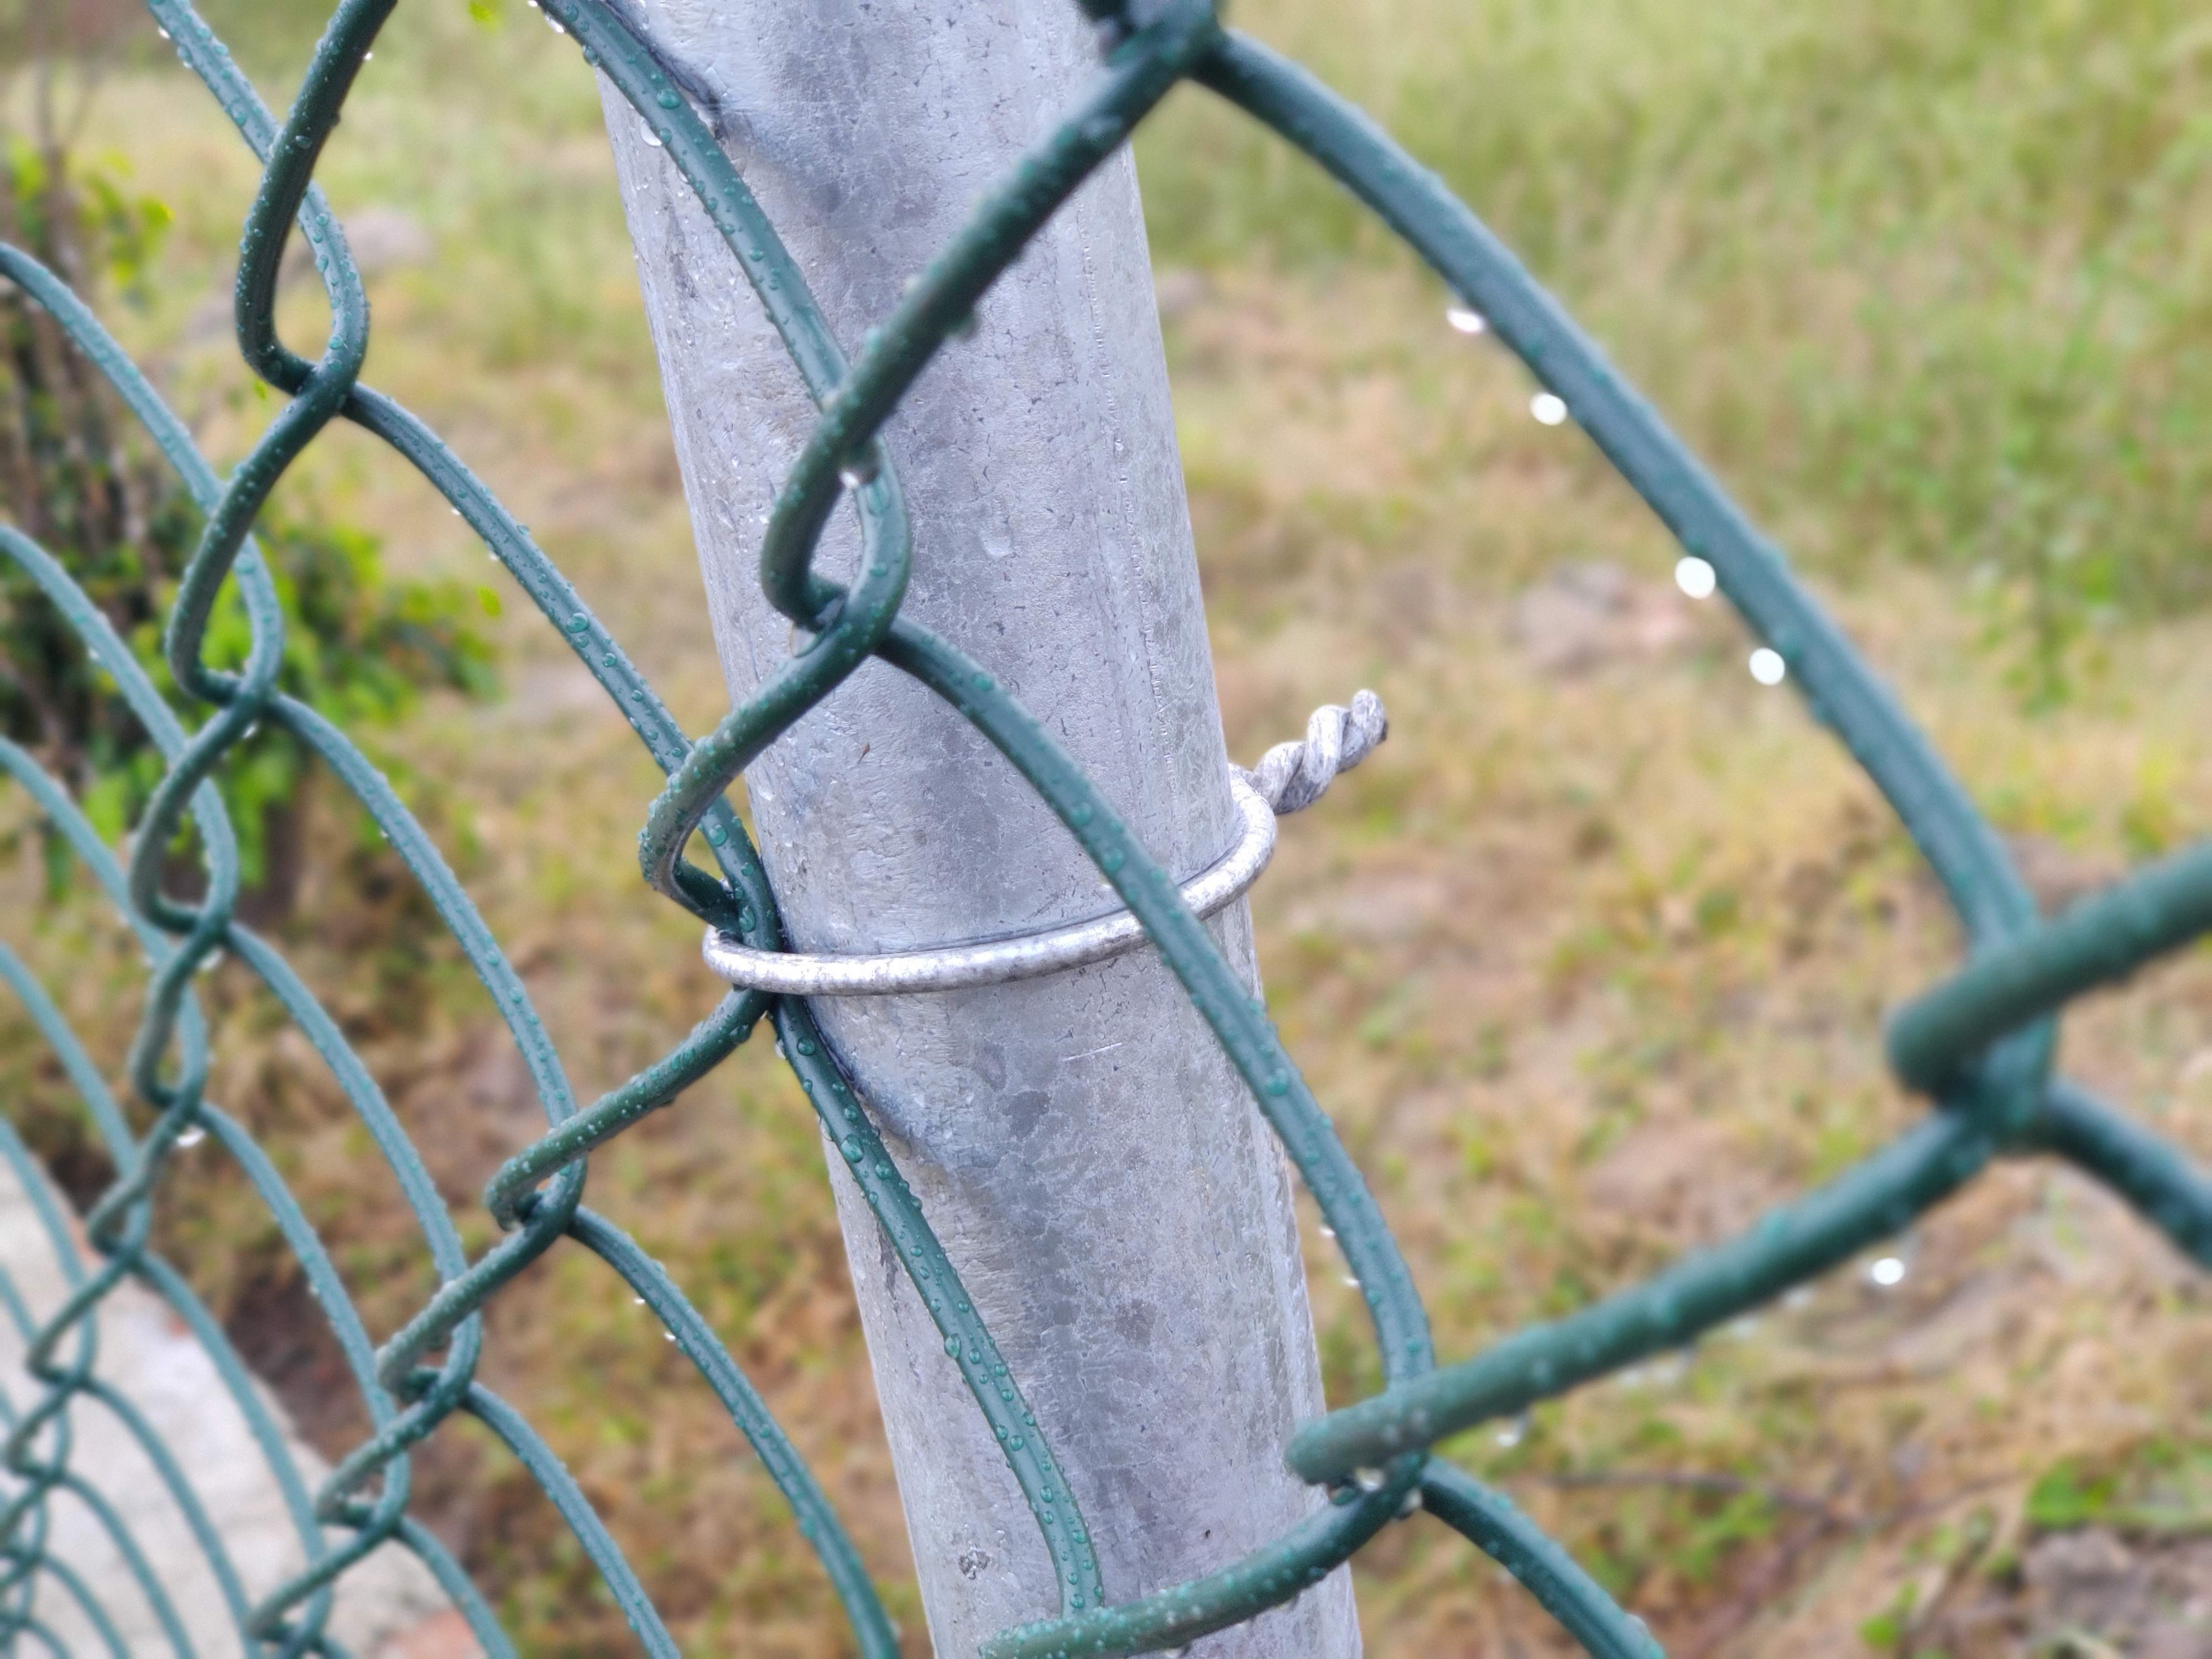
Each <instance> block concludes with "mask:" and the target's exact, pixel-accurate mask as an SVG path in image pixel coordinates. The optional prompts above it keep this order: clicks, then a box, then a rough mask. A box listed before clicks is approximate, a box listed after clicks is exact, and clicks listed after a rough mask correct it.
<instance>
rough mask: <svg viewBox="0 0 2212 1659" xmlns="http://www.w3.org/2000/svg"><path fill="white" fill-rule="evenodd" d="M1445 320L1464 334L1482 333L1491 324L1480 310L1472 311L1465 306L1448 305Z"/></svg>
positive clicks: (1445, 310)
mask: <svg viewBox="0 0 2212 1659" xmlns="http://www.w3.org/2000/svg"><path fill="white" fill-rule="evenodd" d="M1444 320H1445V321H1446V322H1448V323H1449V324H1450V325H1452V326H1453V327H1454V328H1455V329H1457V330H1458V331H1460V332H1461V333H1462V334H1480V333H1481V332H1482V331H1483V330H1484V329H1486V328H1487V327H1489V326H1490V325H1489V324H1488V323H1486V322H1485V321H1484V320H1483V318H1482V313H1480V312H1479V311H1470V310H1468V307H1465V306H1448V307H1445V309H1444Z"/></svg>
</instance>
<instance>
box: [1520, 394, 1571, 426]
mask: <svg viewBox="0 0 2212 1659" xmlns="http://www.w3.org/2000/svg"><path fill="white" fill-rule="evenodd" d="M1528 412H1529V413H1530V414H1531V415H1534V416H1535V417H1536V424H1537V425H1539V426H1558V425H1559V424H1560V423H1561V422H1564V421H1565V419H1566V418H1567V400H1566V399H1565V398H1562V397H1560V396H1559V393H1557V392H1538V393H1537V394H1536V395H1535V396H1534V397H1533V398H1529V399H1528Z"/></svg>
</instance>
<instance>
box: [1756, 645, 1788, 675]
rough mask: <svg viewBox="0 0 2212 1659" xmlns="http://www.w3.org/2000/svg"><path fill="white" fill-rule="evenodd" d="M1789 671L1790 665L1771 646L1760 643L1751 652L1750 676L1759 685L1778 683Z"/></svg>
mask: <svg viewBox="0 0 2212 1659" xmlns="http://www.w3.org/2000/svg"><path fill="white" fill-rule="evenodd" d="M1789 672H1790V665H1789V664H1788V663H1786V662H1784V661H1783V660H1782V653H1780V652H1779V651H1777V650H1776V649H1775V648H1774V647H1772V646H1771V645H1762V646H1760V647H1759V649H1758V650H1756V651H1754V652H1753V653H1751V677H1752V678H1753V679H1755V680H1757V681H1758V682H1759V684H1761V685H1779V684H1782V682H1783V680H1784V678H1787V677H1788V675H1789Z"/></svg>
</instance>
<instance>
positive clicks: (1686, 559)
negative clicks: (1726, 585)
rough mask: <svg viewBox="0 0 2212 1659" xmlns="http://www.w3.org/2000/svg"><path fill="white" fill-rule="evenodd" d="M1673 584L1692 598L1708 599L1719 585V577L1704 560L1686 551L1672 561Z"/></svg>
mask: <svg viewBox="0 0 2212 1659" xmlns="http://www.w3.org/2000/svg"><path fill="white" fill-rule="evenodd" d="M1674 586H1677V587H1679V588H1680V589H1681V590H1682V591H1683V592H1685V593H1687V594H1688V595H1689V596H1690V597H1691V598H1692V599H1711V598H1712V596H1713V589H1714V588H1716V587H1717V586H1720V577H1719V574H1717V572H1716V571H1715V570H1714V569H1713V568H1712V566H1711V564H1710V563H1709V562H1706V561H1705V560H1704V559H1701V558H1699V556H1697V555H1696V554H1694V553H1686V554H1684V555H1683V556H1681V557H1680V558H1679V559H1677V560H1675V561H1674Z"/></svg>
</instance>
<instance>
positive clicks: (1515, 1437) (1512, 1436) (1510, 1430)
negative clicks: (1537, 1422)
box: [1498, 1417, 1528, 1446]
mask: <svg viewBox="0 0 2212 1659" xmlns="http://www.w3.org/2000/svg"><path fill="white" fill-rule="evenodd" d="M1527 1433H1528V1419H1527V1418H1525V1417H1516V1418H1515V1419H1513V1420H1512V1421H1511V1422H1510V1423H1508V1424H1507V1425H1505V1426H1504V1428H1502V1429H1500V1430H1498V1444H1499V1445H1501V1446H1517V1445H1519V1444H1520V1443H1521V1441H1522V1437H1523V1436H1525V1435H1526V1434H1527Z"/></svg>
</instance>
